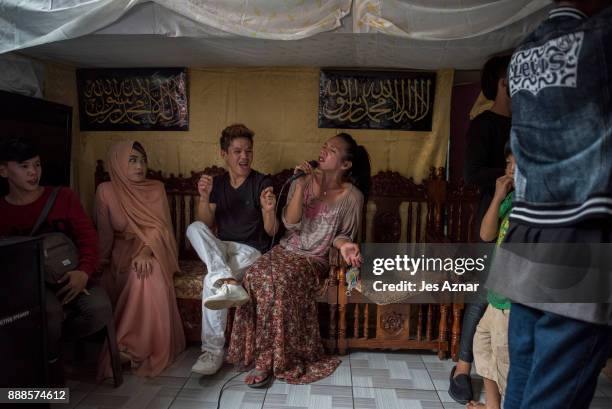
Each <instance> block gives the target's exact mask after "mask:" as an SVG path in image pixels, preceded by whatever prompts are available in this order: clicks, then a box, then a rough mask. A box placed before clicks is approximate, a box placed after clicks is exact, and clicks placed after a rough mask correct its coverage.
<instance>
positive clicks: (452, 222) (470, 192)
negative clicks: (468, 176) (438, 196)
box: [446, 181, 480, 243]
mask: <svg viewBox="0 0 612 409" xmlns="http://www.w3.org/2000/svg"><path fill="white" fill-rule="evenodd" d="M479 202H480V193H479V191H478V188H477V187H475V186H474V185H467V184H465V183H464V182H463V181H460V182H459V183H456V184H455V183H452V184H449V186H448V192H447V199H446V213H447V220H448V221H447V233H446V236H447V237H448V239H449V240H450V241H451V242H457V243H475V242H478V241H479V232H478V229H479V226H477V218H478V204H479Z"/></svg>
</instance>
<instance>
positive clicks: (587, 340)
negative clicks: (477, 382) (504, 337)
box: [504, 304, 612, 409]
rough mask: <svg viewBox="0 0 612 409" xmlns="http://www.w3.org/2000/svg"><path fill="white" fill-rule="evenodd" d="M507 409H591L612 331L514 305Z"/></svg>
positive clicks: (604, 327)
mask: <svg viewBox="0 0 612 409" xmlns="http://www.w3.org/2000/svg"><path fill="white" fill-rule="evenodd" d="M511 311H512V313H511V314H510V325H509V328H508V347H509V350H510V372H509V374H508V387H507V389H506V396H505V403H504V409H536V408H537V409H570V408H571V409H588V407H589V404H590V403H591V400H592V399H593V394H594V393H595V387H596V385H597V377H598V375H599V373H600V371H601V369H602V368H603V367H604V365H605V363H606V360H607V359H608V355H609V354H610V349H611V348H612V327H609V326H605V325H595V324H590V323H588V322H584V321H577V320H574V319H571V318H566V317H562V316H560V315H557V314H553V313H548V312H544V311H539V310H536V309H533V308H529V307H526V306H524V305H521V304H512V309H511Z"/></svg>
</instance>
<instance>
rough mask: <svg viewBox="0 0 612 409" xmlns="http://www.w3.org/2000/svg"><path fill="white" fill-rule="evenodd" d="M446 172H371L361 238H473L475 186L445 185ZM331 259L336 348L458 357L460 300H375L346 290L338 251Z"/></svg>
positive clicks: (431, 240)
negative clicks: (420, 175) (423, 175)
mask: <svg viewBox="0 0 612 409" xmlns="http://www.w3.org/2000/svg"><path fill="white" fill-rule="evenodd" d="M444 175H445V174H444V168H437V169H436V168H431V170H430V175H429V177H428V178H427V179H426V180H424V181H423V183H422V184H418V185H417V184H415V183H414V181H413V180H412V179H408V178H405V177H404V176H402V175H400V174H399V173H397V172H379V173H378V174H377V175H375V176H374V177H373V178H372V191H371V194H370V198H369V202H370V205H369V206H368V208H367V209H366V211H365V212H364V216H363V218H364V220H363V222H362V236H361V241H362V242H371V243H400V242H404V243H423V242H427V243H450V242H469V241H473V240H474V235H473V233H472V232H473V231H474V220H475V214H476V209H477V203H478V199H479V196H478V192H477V191H476V190H475V189H473V188H470V187H468V186H465V185H463V184H460V185H449V184H448V183H447V182H446V180H445V176H444ZM334 261H335V263H334V264H333V266H332V269H334V270H335V271H336V274H337V276H338V341H337V345H338V352H339V353H340V354H345V353H346V352H347V350H348V349H349V348H361V349H425V350H434V351H437V352H438V356H439V357H440V359H443V358H446V357H447V356H448V354H449V353H450V355H451V356H452V358H453V359H454V360H456V359H457V353H458V347H459V338H460V335H461V311H462V309H463V304H405V303H403V304H385V305H378V304H376V303H375V302H373V301H372V300H371V299H368V298H367V297H365V296H364V295H363V294H362V293H360V292H359V291H358V290H357V289H353V290H352V291H350V292H347V287H346V279H345V274H346V265H345V264H344V262H343V260H342V259H341V258H339V257H336V258H335V260H334ZM449 329H450V331H449ZM449 335H450V336H449Z"/></svg>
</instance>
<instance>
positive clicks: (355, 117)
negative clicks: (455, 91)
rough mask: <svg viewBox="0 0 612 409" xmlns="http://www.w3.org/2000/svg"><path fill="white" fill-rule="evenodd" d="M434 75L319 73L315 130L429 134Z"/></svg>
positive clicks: (433, 73) (430, 73)
mask: <svg viewBox="0 0 612 409" xmlns="http://www.w3.org/2000/svg"><path fill="white" fill-rule="evenodd" d="M435 93H436V73H435V72H428V71H356V70H329V69H325V70H321V75H320V81H319V128H350V129H397V130H403V131H431V124H432V119H433V107H434V96H435Z"/></svg>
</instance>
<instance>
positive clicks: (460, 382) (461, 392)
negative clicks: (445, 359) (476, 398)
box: [448, 366, 473, 405]
mask: <svg viewBox="0 0 612 409" xmlns="http://www.w3.org/2000/svg"><path fill="white" fill-rule="evenodd" d="M456 369H457V367H456V366H453V370H452V371H451V374H450V384H449V386H448V394H449V395H450V397H451V398H453V399H454V400H455V401H456V402H457V403H460V404H462V405H467V404H468V403H469V402H470V401H471V400H472V394H473V392H472V378H471V377H470V375H464V374H461V375H457V377H456V378H455V370H456Z"/></svg>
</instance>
